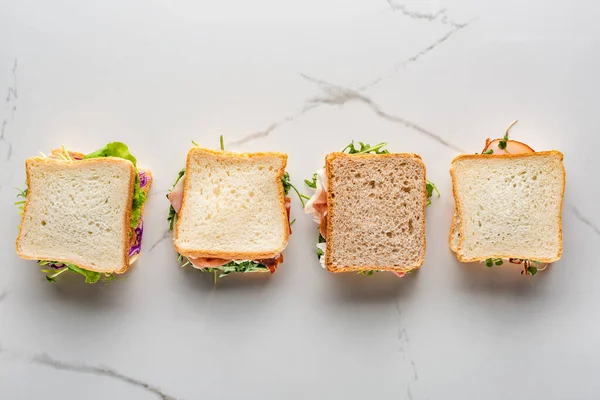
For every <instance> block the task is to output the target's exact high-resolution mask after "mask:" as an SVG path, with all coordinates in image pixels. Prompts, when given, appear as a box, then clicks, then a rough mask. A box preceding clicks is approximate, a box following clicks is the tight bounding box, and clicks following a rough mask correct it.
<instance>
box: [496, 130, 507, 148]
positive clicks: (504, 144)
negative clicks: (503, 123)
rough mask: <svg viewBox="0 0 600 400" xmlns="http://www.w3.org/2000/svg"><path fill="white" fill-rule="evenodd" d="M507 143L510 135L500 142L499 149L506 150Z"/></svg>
mask: <svg viewBox="0 0 600 400" xmlns="http://www.w3.org/2000/svg"><path fill="white" fill-rule="evenodd" d="M506 142H508V134H506V135H504V137H503V138H502V139H501V140H500V141H499V142H498V147H499V148H500V149H502V150H506Z"/></svg>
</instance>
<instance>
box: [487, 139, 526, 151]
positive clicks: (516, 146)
mask: <svg viewBox="0 0 600 400" xmlns="http://www.w3.org/2000/svg"><path fill="white" fill-rule="evenodd" d="M500 140H501V139H494V140H490V139H487V140H486V141H485V148H484V149H483V151H482V153H485V152H486V151H488V150H490V149H492V150H493V151H494V153H493V154H523V153H534V152H535V151H534V150H533V149H532V148H531V147H529V146H527V145H526V144H525V143H521V142H517V141H516V140H508V141H507V142H506V148H505V149H501V148H500V147H498V144H499V143H500Z"/></svg>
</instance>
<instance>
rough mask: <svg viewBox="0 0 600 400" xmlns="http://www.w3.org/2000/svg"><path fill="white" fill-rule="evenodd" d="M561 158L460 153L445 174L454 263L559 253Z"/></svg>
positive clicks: (546, 258)
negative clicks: (453, 218)
mask: <svg viewBox="0 0 600 400" xmlns="http://www.w3.org/2000/svg"><path fill="white" fill-rule="evenodd" d="M562 161H563V155H562V153H560V152H558V151H543V152H537V153H524V154H514V155H462V156H458V157H456V158H455V159H454V160H453V161H452V168H451V169H450V174H451V176H452V186H453V192H454V199H455V202H456V207H457V210H458V217H459V220H460V221H459V222H460V226H459V232H460V238H459V239H458V245H457V256H458V259H459V261H462V262H473V261H484V260H486V259H488V258H520V259H528V260H535V261H539V262H543V263H551V262H554V261H557V260H559V259H560V257H561V255H562V205H563V197H564V190H565V179H566V177H565V169H564V166H563V162H562Z"/></svg>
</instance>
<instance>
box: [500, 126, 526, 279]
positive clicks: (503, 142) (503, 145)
mask: <svg viewBox="0 0 600 400" xmlns="http://www.w3.org/2000/svg"><path fill="white" fill-rule="evenodd" d="M517 122H519V120H518V119H515V120H514V121H513V122H512V123H511V124H510V125H509V126H508V128H506V132H505V133H504V137H503V138H502V139H500V141H499V142H498V147H499V148H500V149H502V150H504V151H506V152H507V153H508V154H510V153H509V152H508V150H506V146H507V144H508V143H507V142H508V132H509V131H510V128H512V127H513V126H514V125H515V124H516V123H517ZM532 275H535V274H532Z"/></svg>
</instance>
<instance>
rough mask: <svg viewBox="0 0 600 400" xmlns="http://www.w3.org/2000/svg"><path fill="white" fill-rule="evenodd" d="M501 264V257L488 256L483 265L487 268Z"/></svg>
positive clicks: (502, 262)
mask: <svg viewBox="0 0 600 400" xmlns="http://www.w3.org/2000/svg"><path fill="white" fill-rule="evenodd" d="M502 264H504V261H503V260H502V259H501V258H488V259H487V260H485V266H486V267H488V268H491V267H493V266H494V265H498V266H500V265H502Z"/></svg>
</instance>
